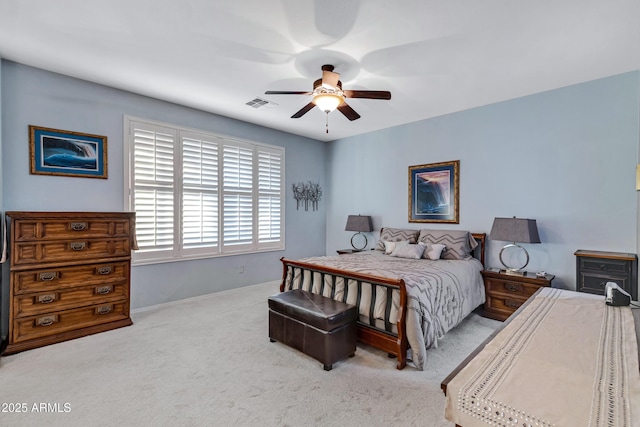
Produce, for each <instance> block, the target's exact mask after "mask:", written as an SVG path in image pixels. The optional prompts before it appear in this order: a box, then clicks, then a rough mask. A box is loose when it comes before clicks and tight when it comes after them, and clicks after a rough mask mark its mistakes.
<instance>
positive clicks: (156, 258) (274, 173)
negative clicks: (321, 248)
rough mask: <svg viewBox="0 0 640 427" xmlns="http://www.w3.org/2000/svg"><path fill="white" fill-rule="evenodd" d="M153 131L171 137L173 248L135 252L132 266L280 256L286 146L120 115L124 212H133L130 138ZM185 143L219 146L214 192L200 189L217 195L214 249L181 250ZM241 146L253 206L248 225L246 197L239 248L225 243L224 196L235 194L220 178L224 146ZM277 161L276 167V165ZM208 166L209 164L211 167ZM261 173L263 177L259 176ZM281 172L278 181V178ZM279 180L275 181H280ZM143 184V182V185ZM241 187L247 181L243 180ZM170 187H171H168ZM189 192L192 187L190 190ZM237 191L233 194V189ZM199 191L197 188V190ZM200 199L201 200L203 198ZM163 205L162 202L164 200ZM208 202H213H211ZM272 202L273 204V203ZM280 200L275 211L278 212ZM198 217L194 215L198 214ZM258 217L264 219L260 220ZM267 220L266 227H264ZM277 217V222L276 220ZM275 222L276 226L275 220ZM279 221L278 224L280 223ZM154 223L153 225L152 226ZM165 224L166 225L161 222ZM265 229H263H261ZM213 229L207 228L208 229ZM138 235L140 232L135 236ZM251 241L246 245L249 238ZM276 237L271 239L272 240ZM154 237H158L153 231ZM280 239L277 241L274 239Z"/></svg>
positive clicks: (283, 224) (282, 230)
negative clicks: (135, 131)
mask: <svg viewBox="0 0 640 427" xmlns="http://www.w3.org/2000/svg"><path fill="white" fill-rule="evenodd" d="M136 126H137V127H138V128H142V129H153V130H156V131H160V132H162V133H163V134H165V133H169V132H170V133H171V135H172V137H173V182H172V189H173V193H172V194H173V206H172V207H173V233H172V234H173V245H172V247H171V248H165V249H158V250H145V249H144V248H142V247H141V249H140V250H138V251H134V253H133V259H132V261H133V264H135V265H142V264H154V263H162V262H173V261H181V260H192V259H202V258H212V257H220V256H229V255H239V254H250V253H258V252H267V251H278V250H284V249H285V217H284V214H285V188H284V184H285V149H284V147H280V146H275V145H270V144H264V143H258V142H255V141H248V140H241V139H238V138H231V137H228V136H226V135H220V134H216V133H212V132H207V131H203V130H198V129H191V128H185V127H181V126H178V125H174V124H170V123H163V122H158V121H154V120H149V119H144V118H139V117H134V116H129V115H125V116H124V126H123V129H124V138H123V141H124V156H123V157H124V199H125V200H124V206H125V210H128V211H132V212H133V211H135V204H134V203H135V191H136V190H135V188H136V187H135V182H134V180H135V176H136V175H135V169H134V168H135V164H134V149H135V147H134V136H133V129H134V128H136ZM185 138H188V139H190V140H194V139H195V140H198V139H201V140H202V141H207V143H208V144H209V146H211V145H212V144H213V143H214V142H215V144H217V161H218V166H217V188H216V189H214V188H213V187H210V188H208V189H206V188H205V189H202V191H203V193H205V192H206V193H208V194H209V195H213V194H216V195H217V212H218V217H217V243H216V244H215V245H202V246H199V247H188V248H185V247H183V238H184V236H183V235H182V233H183V230H182V223H183V218H182V211H183V195H184V192H183V190H184V189H185V186H184V184H183V173H182V171H183V167H184V166H185V165H184V164H183V158H182V157H183V141H184V140H185ZM225 146H227V147H239V148H240V149H242V150H244V151H243V153H244V154H245V155H246V154H248V153H249V152H250V153H251V156H250V157H251V164H250V168H251V186H250V191H248V192H246V191H245V192H244V193H243V194H245V195H247V194H248V195H250V197H251V199H250V204H251V225H250V226H249V225H248V223H247V221H246V220H247V218H248V217H247V213H248V212H249V211H248V210H247V209H246V208H247V202H248V199H247V198H244V199H243V200H244V202H245V204H244V207H245V212H244V219H245V221H244V222H243V223H242V224H243V230H244V231H245V234H243V237H245V239H244V240H242V241H241V243H240V244H228V242H227V244H225V228H224V215H223V214H224V196H225V194H227V195H229V194H238V192H237V191H234V189H229V188H228V187H227V188H225V185H224V184H225V181H224V179H223V174H224V159H223V157H224V147H225ZM247 159H248V157H247V156H245V157H243V160H244V162H243V167H242V168H241V169H242V170H243V171H244V172H241V173H244V174H245V175H243V177H244V178H247V174H248V173H249V172H248V166H249V164H248V163H247ZM278 160H279V163H278ZM209 165H211V162H209ZM261 172H262V173H261ZM278 173H279V177H278ZM278 178H279V182H278ZM145 182H146V181H145ZM244 184H245V188H248V187H246V184H247V182H246V180H245V181H244ZM149 185H150V186H151V187H152V186H153V185H156V183H155V182H154V181H150V182H149ZM168 187H170V185H169V186H168ZM191 188H192V189H193V188H194V187H193V185H192V186H191ZM236 190H237V189H236ZM195 191H197V189H196V190H195ZM203 197H204V196H203ZM165 200H166V199H165ZM209 200H210V201H211V198H209ZM274 201H275V202H274ZM278 201H279V207H278ZM261 204H262V206H267V207H270V206H274V208H273V210H269V211H265V210H264V209H263V210H262V211H260V205H261ZM196 212H197V211H196ZM261 214H262V215H261ZM265 218H266V222H265ZM274 218H275V219H274ZM278 219H279V221H278ZM278 222H279V224H278ZM154 223H155V222H154ZM165 224H166V223H165ZM265 225H266V226H265ZM247 227H250V233H249V234H247V233H246V232H247V231H248V229H247ZM210 228H211V227H210ZM138 235H139V233H138ZM249 235H250V236H251V237H250V240H249V241H247V239H249V237H248V236H249ZM273 235H275V238H272V236H273ZM153 236H157V233H155V232H154V234H153ZM278 236H279V238H278Z"/></svg>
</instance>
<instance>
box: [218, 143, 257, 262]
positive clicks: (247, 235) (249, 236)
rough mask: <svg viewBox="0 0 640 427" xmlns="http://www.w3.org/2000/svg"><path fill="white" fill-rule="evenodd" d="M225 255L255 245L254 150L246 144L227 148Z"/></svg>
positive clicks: (224, 172)
mask: <svg viewBox="0 0 640 427" xmlns="http://www.w3.org/2000/svg"><path fill="white" fill-rule="evenodd" d="M222 163H223V173H222V180H223V183H224V184H223V187H224V194H223V209H222V215H223V251H224V250H225V249H227V250H231V251H233V250H239V249H241V248H243V247H244V246H247V245H251V244H252V242H253V149H252V147H250V146H247V145H244V144H237V143H236V144H234V145H230V144H224V148H223V160H222Z"/></svg>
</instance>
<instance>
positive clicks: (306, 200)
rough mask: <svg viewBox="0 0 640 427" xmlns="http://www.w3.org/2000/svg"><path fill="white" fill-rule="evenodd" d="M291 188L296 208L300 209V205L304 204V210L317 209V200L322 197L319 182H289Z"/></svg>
mask: <svg viewBox="0 0 640 427" xmlns="http://www.w3.org/2000/svg"><path fill="white" fill-rule="evenodd" d="M291 189H292V190H293V198H294V199H296V210H300V206H301V205H302V206H304V210H305V211H308V210H309V208H311V209H312V210H314V211H317V210H318V202H319V201H320V199H321V198H322V188H321V187H320V184H318V183H314V182H311V181H308V182H306V183H304V182H299V183H297V184H296V183H293V184H291Z"/></svg>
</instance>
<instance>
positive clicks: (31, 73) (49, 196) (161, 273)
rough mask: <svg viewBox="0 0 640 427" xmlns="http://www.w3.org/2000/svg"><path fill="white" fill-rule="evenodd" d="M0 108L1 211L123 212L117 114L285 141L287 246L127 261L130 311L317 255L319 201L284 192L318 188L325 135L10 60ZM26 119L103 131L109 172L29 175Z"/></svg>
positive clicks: (320, 248)
mask: <svg viewBox="0 0 640 427" xmlns="http://www.w3.org/2000/svg"><path fill="white" fill-rule="evenodd" d="M2 105H3V110H2V114H3V115H2V125H3V128H2V140H3V141H4V145H3V147H2V154H3V172H2V176H3V177H4V183H5V188H4V199H3V200H4V209H5V210H7V211H9V210H43V211H63V210H68V211H121V210H122V209H123V200H124V196H123V191H124V178H123V167H124V160H123V142H122V140H123V130H122V127H123V115H124V114H129V115H134V116H138V117H144V118H148V119H152V120H158V121H164V122H168V123H174V124H178V125H181V126H186V127H191V128H196V129H203V130H207V131H212V132H217V133H221V134H225V135H229V136H234V137H238V138H243V139H248V140H253V141H257V142H263V143H268V144H273V145H280V146H284V147H285V150H286V153H285V157H286V166H285V168H286V190H287V192H286V195H287V198H286V212H285V220H286V250H284V251H276V252H267V253H261V254H255V255H236V256H230V257H221V258H214V259H207V260H198V261H184V262H174V263H168V264H156V265H147V266H138V267H133V269H132V280H131V292H132V299H131V303H132V308H137V307H144V306H149V305H154V304H158V303H164V302H168V301H173V300H178V299H182V298H187V297H192V296H197V295H202V294H206V293H211V292H215V291H219V290H224V289H229V288H235V287H240V286H246V285H251V284H255V283H262V282H267V281H271V280H276V279H278V278H279V277H280V276H281V274H282V269H281V264H280V262H279V258H280V257H282V256H286V257H291V258H298V257H303V256H312V255H322V254H324V253H325V223H326V217H325V207H326V203H325V201H324V200H321V202H320V209H319V210H318V211H315V212H312V211H308V212H305V211H297V210H296V207H295V200H294V199H293V197H292V193H291V191H289V190H290V188H291V184H292V183H293V182H299V181H308V180H312V181H314V182H319V183H320V185H321V187H322V188H325V186H326V179H325V157H326V144H325V143H323V142H319V141H315V140H311V139H308V138H303V137H299V136H295V135H291V134H287V133H283V132H280V131H276V130H272V129H268V128H264V127H261V126H256V125H252V124H249V123H245V122H241V121H238V120H233V119H229V118H226V117H222V116H217V115H214V114H210V113H206V112H203V111H199V110H194V109H190V108H187V107H183V106H179V105H175V104H171V103H168V102H163V101H159V100H156V99H152V98H148V97H144V96H140V95H136V94H133V93H128V92H124V91H120V90H116V89H113V88H110V87H106V86H101V85H98V84H94V83H90V82H86V81H82V80H78V79H74V78H70V77H66V76H62V75H59V74H55V73H50V72H47V71H43V70H39V69H36V68H32V67H28V66H25V65H21V64H16V63H13V62H9V61H3V62H2ZM247 108H250V107H247ZM28 125H37V126H45V127H52V128H57V129H64V130H72V131H77V132H87V133H93V134H98V135H106V136H107V137H108V161H109V163H108V167H109V178H108V179H107V180H102V179H86V178H66V177H50V176H41V175H30V174H29V146H28V144H29V137H28ZM310 236H317V238H312V237H310ZM5 265H6V264H5ZM240 267H243V272H242V273H240V270H241V268H240ZM4 288H5V289H4V290H5V292H7V289H8V288H7V286H4ZM274 292H277V288H274ZM5 305H6V304H5Z"/></svg>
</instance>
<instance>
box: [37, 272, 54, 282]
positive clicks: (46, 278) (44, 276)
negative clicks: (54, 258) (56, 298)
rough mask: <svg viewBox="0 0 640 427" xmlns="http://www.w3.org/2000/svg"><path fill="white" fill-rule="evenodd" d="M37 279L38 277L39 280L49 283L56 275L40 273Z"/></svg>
mask: <svg viewBox="0 0 640 427" xmlns="http://www.w3.org/2000/svg"><path fill="white" fill-rule="evenodd" d="M39 277H40V280H42V281H43V282H50V281H51V280H53V279H55V278H57V277H58V273H57V272H52V271H46V272H44V273H40V276H39Z"/></svg>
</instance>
